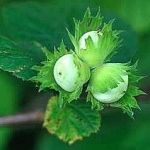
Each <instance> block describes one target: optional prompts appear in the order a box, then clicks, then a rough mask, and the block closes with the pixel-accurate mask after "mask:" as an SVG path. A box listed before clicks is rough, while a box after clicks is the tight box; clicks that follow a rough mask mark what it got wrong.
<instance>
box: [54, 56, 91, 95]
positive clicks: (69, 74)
mask: <svg viewBox="0 0 150 150" xmlns="http://www.w3.org/2000/svg"><path fill="white" fill-rule="evenodd" d="M53 73H54V78H55V81H56V83H57V84H58V85H59V86H60V87H61V88H62V89H64V90H65V91H67V92H73V91H75V89H76V88H78V87H81V86H82V85H83V84H84V83H86V82H87V81H88V80H89V77H90V69H89V67H88V65H87V64H86V63H84V62H83V61H81V60H80V59H79V58H78V57H77V55H76V54H66V55H64V56H62V57H60V58H59V59H58V60H57V61H56V63H55V66H54V71H53Z"/></svg>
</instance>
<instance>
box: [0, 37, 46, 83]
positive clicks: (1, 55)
mask: <svg viewBox="0 0 150 150" xmlns="http://www.w3.org/2000/svg"><path fill="white" fill-rule="evenodd" d="M26 44H27V45H25V43H24V45H20V44H17V43H16V42H14V41H12V40H10V39H8V38H5V37H3V36H0V68H1V69H2V70H4V71H8V72H11V73H13V75H14V76H17V77H18V78H21V79H23V80H28V79H29V78H31V77H32V76H34V75H35V73H36V72H35V71H34V70H32V69H31V67H32V66H33V65H36V64H39V62H40V61H41V60H43V59H44V53H43V52H42V50H41V45H40V44H38V43H36V42H34V43H26Z"/></svg>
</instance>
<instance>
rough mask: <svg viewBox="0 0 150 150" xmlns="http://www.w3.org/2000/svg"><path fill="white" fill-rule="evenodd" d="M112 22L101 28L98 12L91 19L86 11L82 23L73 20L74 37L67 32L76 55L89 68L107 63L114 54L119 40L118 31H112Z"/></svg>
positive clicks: (100, 18) (88, 11)
mask: <svg viewBox="0 0 150 150" xmlns="http://www.w3.org/2000/svg"><path fill="white" fill-rule="evenodd" d="M113 21H114V20H111V21H109V22H108V24H106V23H104V25H103V26H102V25H101V24H102V17H101V16H100V11H99V12H98V13H97V15H96V16H95V17H93V16H91V13H90V10H89V9H88V10H87V12H86V13H85V15H84V18H83V20H82V21H77V20H74V23H75V35H74V36H73V35H72V34H71V33H70V32H69V31H68V34H69V37H70V39H71V42H72V43H73V45H74V48H75V51H76V53H77V55H78V56H79V57H80V58H81V59H82V60H83V61H85V62H86V63H87V64H88V65H89V66H90V67H95V66H97V65H98V64H102V63H103V62H104V61H105V62H106V61H108V60H109V59H110V58H111V57H112V56H113V55H114V54H115V53H116V48H117V47H118V46H119V44H120V41H121V40H120V39H119V36H118V35H119V33H120V31H118V30H113V29H112V24H113Z"/></svg>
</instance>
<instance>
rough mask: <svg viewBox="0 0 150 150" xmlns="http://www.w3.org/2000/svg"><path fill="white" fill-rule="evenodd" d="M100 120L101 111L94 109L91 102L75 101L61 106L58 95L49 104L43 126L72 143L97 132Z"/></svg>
mask: <svg viewBox="0 0 150 150" xmlns="http://www.w3.org/2000/svg"><path fill="white" fill-rule="evenodd" d="M100 122H101V118H100V114H99V112H98V111H96V110H92V109H91V106H90V104H89V103H85V102H84V101H80V102H79V101H75V102H72V103H70V104H66V105H65V107H63V108H60V107H59V106H58V103H57V97H52V98H51V99H50V100H49V102H48V105H47V110H46V114H45V120H44V125H43V126H44V127H45V128H47V130H48V131H49V132H50V133H52V134H55V135H57V136H58V137H59V138H60V139H61V140H63V141H65V142H68V143H69V144H72V143H74V142H75V141H77V140H82V139H83V137H88V136H90V135H91V133H95V132H97V131H98V130H99V127H100Z"/></svg>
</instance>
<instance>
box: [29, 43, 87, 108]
mask: <svg viewBox="0 0 150 150" xmlns="http://www.w3.org/2000/svg"><path fill="white" fill-rule="evenodd" d="M43 51H44V52H45V54H46V57H47V60H46V61H44V62H42V64H43V65H42V66H34V68H33V69H34V70H36V71H38V74H37V76H35V77H33V78H32V79H31V80H34V81H36V82H38V83H40V90H43V89H46V88H49V89H53V90H55V91H58V92H59V98H58V102H59V105H60V107H62V105H63V103H65V102H71V101H73V100H76V99H78V98H79V96H80V94H81V92H82V86H83V84H84V83H85V82H87V81H88V79H89V77H90V70H89V67H88V66H87V65H86V63H84V62H82V61H81V60H80V59H79V58H78V57H77V56H76V54H75V53H74V52H73V51H71V50H70V51H67V49H66V48H65V46H64V44H63V42H62V43H61V45H60V47H59V48H58V50H57V49H54V53H51V52H50V51H48V50H47V49H46V48H43Z"/></svg>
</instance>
